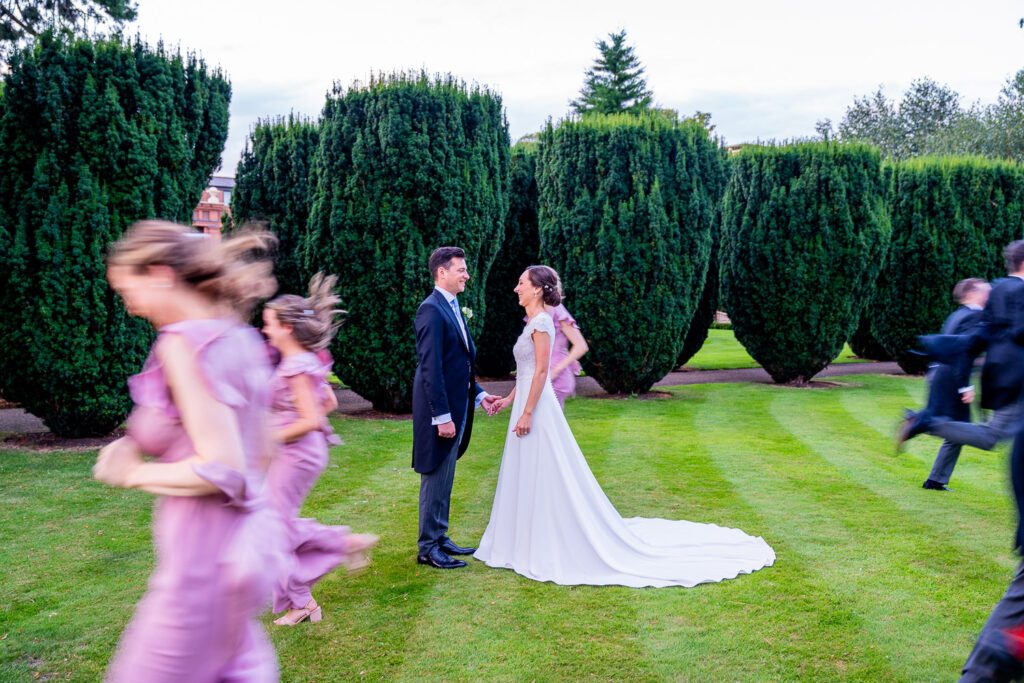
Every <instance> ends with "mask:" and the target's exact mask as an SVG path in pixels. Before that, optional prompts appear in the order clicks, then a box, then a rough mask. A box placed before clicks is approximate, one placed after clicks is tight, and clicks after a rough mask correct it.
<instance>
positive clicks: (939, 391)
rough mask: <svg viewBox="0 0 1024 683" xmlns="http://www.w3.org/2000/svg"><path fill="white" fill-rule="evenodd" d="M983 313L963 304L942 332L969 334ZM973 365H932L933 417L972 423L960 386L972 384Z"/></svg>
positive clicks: (930, 408) (931, 406)
mask: <svg viewBox="0 0 1024 683" xmlns="http://www.w3.org/2000/svg"><path fill="white" fill-rule="evenodd" d="M981 315H982V312H981V311H980V310H978V311H976V310H972V309H970V308H968V307H967V306H960V307H959V308H957V309H956V310H955V311H953V312H952V313H950V314H949V317H948V318H946V322H945V323H943V325H942V334H957V335H962V334H968V333H969V332H970V331H971V330H973V329H974V327H975V326H976V325H977V324H978V323H980V322H981ZM970 370H971V368H970V366H968V365H963V364H956V365H946V364H945V363H939V364H937V365H935V366H933V367H932V371H931V377H930V382H929V385H928V410H929V411H930V412H931V414H932V415H933V416H936V417H948V418H949V419H951V420H957V421H959V422H970V420H971V407H970V405H968V404H966V403H964V402H963V401H962V400H961V397H960V392H959V389H960V388H961V387H965V386H967V385H969V384H970V383H971V375H970Z"/></svg>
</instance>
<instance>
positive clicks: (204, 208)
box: [192, 176, 235, 237]
mask: <svg viewBox="0 0 1024 683" xmlns="http://www.w3.org/2000/svg"><path fill="white" fill-rule="evenodd" d="M234 189H235V179H234V178H227V177H225V176H214V177H213V178H210V186H209V187H208V188H206V189H205V190H203V196H202V198H201V199H200V200H199V206H197V207H196V208H195V209H194V210H193V211H192V226H193V227H195V228H198V229H200V230H202V231H203V232H204V233H206V234H207V235H215V236H216V237H220V229H221V226H222V225H223V220H224V216H225V215H228V216H230V215H231V208H230V204H231V192H232V190H234Z"/></svg>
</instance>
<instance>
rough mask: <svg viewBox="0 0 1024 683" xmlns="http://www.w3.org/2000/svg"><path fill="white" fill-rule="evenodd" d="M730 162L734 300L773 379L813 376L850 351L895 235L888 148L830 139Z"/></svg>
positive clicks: (725, 287) (728, 256)
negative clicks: (886, 185)
mask: <svg viewBox="0 0 1024 683" xmlns="http://www.w3.org/2000/svg"><path fill="white" fill-rule="evenodd" d="M731 165H732V176H731V179H730V181H729V186H728V188H727V189H726V192H725V197H724V199H723V208H722V214H723V219H722V252H721V253H722V261H721V263H722V265H721V274H722V293H723V296H724V299H725V308H726V310H727V311H729V317H730V319H731V321H732V324H733V330H734V331H735V333H736V338H737V339H738V340H739V341H740V343H742V344H743V346H744V347H745V348H746V349H747V351H748V352H749V353H750V355H751V356H753V358H754V359H755V360H756V361H757V362H758V363H760V364H761V366H762V367H764V369H765V370H766V371H767V372H768V373H769V374H770V375H771V377H772V379H774V380H775V381H776V382H795V383H804V382H807V381H809V380H810V379H811V378H812V377H814V375H816V374H817V373H818V372H820V371H821V370H822V369H823V368H824V367H825V366H827V365H828V364H829V363H830V362H832V360H833V359H835V358H836V357H837V356H838V355H839V354H840V352H841V351H842V349H843V344H844V342H845V341H846V340H847V339H848V338H849V336H850V334H851V333H852V332H853V329H854V326H855V325H856V324H857V322H858V320H859V319H860V315H861V312H862V310H863V308H864V305H865V302H866V301H867V299H868V297H869V296H870V293H871V291H872V286H873V285H874V280H875V278H876V276H877V273H878V269H879V262H880V261H881V259H882V256H883V254H884V251H885V248H886V244H887V243H888V236H889V221H888V216H887V213H886V207H885V201H884V196H883V192H882V176H881V172H880V165H881V160H880V156H879V153H878V151H877V150H875V149H874V148H872V147H869V146H866V145H861V144H843V145H840V144H836V143H828V142H805V143H796V144H791V145H782V146H775V145H769V146H751V147H745V148H744V149H742V150H741V151H740V152H739V154H738V155H736V156H735V157H733V159H732V162H731Z"/></svg>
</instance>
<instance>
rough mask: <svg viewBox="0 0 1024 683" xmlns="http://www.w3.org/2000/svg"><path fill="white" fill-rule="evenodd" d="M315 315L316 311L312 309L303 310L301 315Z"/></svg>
mask: <svg viewBox="0 0 1024 683" xmlns="http://www.w3.org/2000/svg"><path fill="white" fill-rule="evenodd" d="M315 314H316V311H314V310H313V309H312V308H307V309H304V310H303V311H302V315H315Z"/></svg>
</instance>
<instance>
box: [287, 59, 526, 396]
mask: <svg viewBox="0 0 1024 683" xmlns="http://www.w3.org/2000/svg"><path fill="white" fill-rule="evenodd" d="M508 164H509V136H508V125H507V123H506V121H505V117H504V114H503V112H502V105H501V99H500V98H499V97H498V96H497V95H496V94H494V93H492V92H490V91H488V90H486V89H483V88H478V87H473V88H467V87H466V86H465V85H464V84H463V83H461V82H459V81H457V80H456V79H455V78H453V77H451V76H446V77H439V78H431V77H429V76H427V75H426V74H422V73H421V74H396V75H392V76H385V77H380V78H374V79H373V80H371V81H370V83H369V84H367V85H365V86H358V87H352V88H349V89H347V90H346V89H344V88H341V87H335V89H334V91H333V93H332V94H331V95H330V96H329V97H328V99H327V103H326V105H325V106H324V110H323V115H322V118H321V130H320V147H319V150H318V152H317V154H316V158H315V161H314V168H313V172H314V174H315V178H316V189H315V196H314V199H313V205H312V208H311V212H310V220H309V227H310V230H309V233H308V235H307V236H306V239H305V242H304V244H303V259H304V261H303V262H304V264H305V266H306V267H307V269H308V270H309V271H314V272H315V271H316V270H325V271H328V272H333V273H337V274H338V275H339V276H340V279H339V293H340V294H341V296H342V298H343V301H344V304H343V305H344V308H345V309H346V310H347V311H348V317H347V319H346V322H345V325H344V326H342V328H341V330H340V332H339V334H338V336H337V338H336V339H335V341H334V343H333V345H332V346H331V353H332V354H333V356H334V358H335V366H334V367H335V372H336V373H337V374H338V377H339V378H340V379H341V380H342V381H344V382H345V383H346V384H348V385H349V386H350V387H352V389H353V390H354V391H355V392H356V393H358V394H359V395H360V396H363V397H365V398H366V399H368V400H369V401H370V402H371V403H373V406H374V407H375V408H376V409H378V410H386V411H390V412H408V411H409V410H410V408H411V406H412V382H413V376H414V373H415V370H416V348H415V335H414V332H413V319H414V317H415V315H416V309H417V307H418V306H419V303H420V302H421V301H422V300H423V299H424V297H426V296H427V295H428V294H429V293H430V290H431V287H432V283H431V278H430V273H429V272H428V270H427V259H428V257H429V255H430V253H431V251H433V250H434V249H435V248H436V247H439V246H442V245H455V246H460V247H462V248H463V249H465V250H466V256H467V263H468V265H469V271H470V275H471V277H472V278H473V279H472V280H471V281H470V283H469V285H468V288H467V290H466V292H465V293H464V294H462V295H460V296H459V301H460V304H461V305H462V306H463V307H467V308H470V309H472V310H473V316H472V318H470V319H469V320H468V324H469V327H470V328H471V330H472V331H473V332H476V331H478V330H479V325H480V321H482V320H483V318H484V316H485V315H486V311H485V308H486V305H485V302H484V283H485V282H486V281H487V274H488V272H489V270H490V267H491V263H492V262H493V261H494V257H495V256H496V255H497V252H498V248H499V247H500V245H501V238H502V235H503V233H504V229H505V226H504V221H505V214H506V210H507V207H508Z"/></svg>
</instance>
